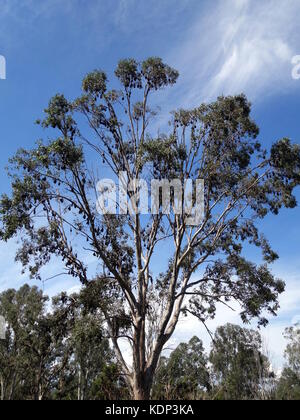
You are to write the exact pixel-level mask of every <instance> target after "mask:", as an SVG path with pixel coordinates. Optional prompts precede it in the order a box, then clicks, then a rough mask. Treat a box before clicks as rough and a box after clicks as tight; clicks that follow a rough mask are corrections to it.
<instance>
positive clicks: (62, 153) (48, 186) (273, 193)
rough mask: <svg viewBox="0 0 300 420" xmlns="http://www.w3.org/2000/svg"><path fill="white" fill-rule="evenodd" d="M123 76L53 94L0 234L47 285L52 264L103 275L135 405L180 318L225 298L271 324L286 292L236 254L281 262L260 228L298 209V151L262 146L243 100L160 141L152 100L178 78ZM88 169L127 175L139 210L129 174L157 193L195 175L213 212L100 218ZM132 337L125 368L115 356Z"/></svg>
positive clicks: (6, 200) (24, 157)
mask: <svg viewBox="0 0 300 420" xmlns="http://www.w3.org/2000/svg"><path fill="white" fill-rule="evenodd" d="M115 75H116V77H117V79H118V81H119V86H117V88H116V89H110V88H109V86H108V85H109V83H108V80H107V76H106V75H105V73H104V72H103V71H94V72H92V73H90V74H88V75H87V76H86V77H85V78H84V80H83V84H82V94H81V96H80V97H79V98H77V99H75V100H68V99H66V98H65V97H64V96H63V95H56V96H55V97H54V98H52V99H51V101H50V103H49V106H48V108H47V109H46V110H45V118H44V119H43V120H42V121H41V124H42V126H43V127H44V128H47V129H49V130H50V133H51V137H52V138H53V137H54V139H53V140H50V141H47V142H42V141H40V142H38V143H37V145H36V147H35V148H33V149H32V150H24V149H21V150H19V151H18V152H17V154H16V155H15V157H14V158H13V159H12V160H11V161H10V169H9V174H10V176H11V179H12V183H11V186H12V192H11V194H10V195H9V196H8V195H3V196H2V199H1V202H0V220H1V223H0V238H1V239H2V240H5V241H7V240H9V239H10V238H12V237H14V236H16V235H17V236H19V237H21V244H22V245H21V248H20V250H19V251H18V253H17V256H16V257H17V260H18V261H21V263H22V264H23V266H24V267H25V268H26V267H27V268H28V269H29V272H30V273H31V276H32V277H36V278H40V269H41V267H42V266H44V265H45V264H47V263H49V262H50V260H51V258H52V257H53V256H56V257H59V258H61V260H62V261H63V263H64V267H65V272H66V274H69V275H71V276H74V277H77V278H78V279H79V280H80V281H81V282H82V283H83V284H88V283H89V282H91V281H92V280H93V279H94V278H95V277H96V276H97V277H98V278H101V279H102V285H103V291H102V299H101V302H102V303H101V309H102V311H103V314H104V316H105V319H106V325H107V326H108V331H107V335H109V336H110V338H111V340H112V343H113V346H114V350H115V354H116V357H117V358H118V363H119V364H120V365H121V366H122V370H123V374H124V375H125V376H124V377H125V378H126V380H127V382H128V385H129V386H130V387H131V390H132V396H133V397H134V398H135V399H148V398H149V396H150V391H151V387H152V384H153V378H154V374H155V370H156V367H157V364H158V362H159V358H160V355H161V352H162V350H163V348H164V346H165V345H166V343H167V342H168V340H169V339H170V337H171V336H172V334H173V333H174V331H175V328H176V325H177V323H178V320H179V318H180V316H181V315H182V314H187V313H190V314H192V315H194V316H196V317H198V318H199V320H200V321H201V322H203V323H205V322H206V320H207V319H208V318H211V317H213V316H214V314H215V310H216V303H220V302H221V303H223V304H225V305H228V302H229V300H236V301H238V302H239V303H240V305H241V316H242V319H243V320H244V321H248V320H249V319H250V318H253V317H258V318H259V323H260V324H263V325H265V324H266V322H267V320H266V319H265V316H264V315H263V314H265V313H267V312H269V313H271V314H275V313H276V310H277V309H278V295H279V294H280V293H281V292H283V290H284V283H283V282H282V281H280V280H277V279H275V278H274V277H273V275H272V274H271V272H270V271H269V269H268V266H267V265H262V266H257V265H256V264H254V263H252V262H251V261H247V260H246V259H245V257H244V256H243V254H242V251H243V246H244V243H245V242H248V243H250V244H252V245H254V246H257V247H258V248H260V249H261V250H262V254H263V257H264V259H265V261H266V263H270V262H272V261H274V260H275V259H276V258H277V255H276V253H275V252H274V251H273V250H272V249H271V247H270V245H269V243H268V241H267V240H266V238H265V237H264V236H263V235H262V234H261V233H260V232H259V230H258V227H257V221H258V220H260V219H263V218H264V217H265V216H266V215H267V214H269V213H273V214H277V213H278V212H279V210H280V209H281V208H282V207H288V208H293V207H295V206H296V204H297V203H296V199H295V197H294V195H293V190H294V188H295V187H296V186H297V185H299V180H300V177H299V163H300V156H299V155H300V147H299V145H293V144H292V143H291V142H290V141H289V140H288V139H283V140H280V141H278V142H276V143H275V144H274V145H273V146H272V148H271V150H270V151H269V152H268V151H265V150H264V149H263V148H262V147H261V144H260V142H259V141H258V139H257V137H258V133H259V130H258V127H257V126H256V124H255V123H254V122H253V121H252V119H251V117H250V112H251V106H250V104H249V102H248V101H247V99H246V98H245V96H243V95H239V96H234V97H220V98H218V100H217V101H216V102H214V103H212V104H209V105H200V106H199V107H197V108H195V109H191V110H182V109H181V110H178V111H176V112H174V113H173V114H172V117H171V120H170V126H169V129H167V132H166V133H165V134H163V133H162V132H161V131H159V132H155V130H154V129H153V125H151V124H150V123H151V122H152V120H153V118H154V117H155V116H156V114H155V112H153V110H152V109H151V108H150V106H149V99H150V96H151V95H152V94H153V93H154V92H155V91H158V90H161V89H162V88H165V87H167V86H171V85H173V84H174V83H175V82H176V80H177V78H178V72H177V71H176V70H174V69H172V68H171V67H169V66H168V65H166V64H165V63H163V61H162V60H161V59H159V58H149V59H147V60H145V61H143V62H142V63H138V62H137V61H136V60H134V59H127V60H122V61H120V63H119V64H118V66H117V69H116V71H115ZM159 117H160V116H159ZM93 164H97V165H98V167H99V168H100V169H101V171H102V175H104V174H105V177H107V175H108V174H109V173H110V174H112V175H114V176H118V174H119V173H120V172H121V171H122V172H125V173H126V176H127V178H128V182H129V184H130V185H129V188H128V194H127V195H128V197H127V200H128V201H130V202H131V204H132V205H133V208H135V207H137V205H138V204H139V192H140V188H139V184H138V183H137V182H135V181H134V180H135V179H138V178H143V179H145V180H146V181H147V182H148V186H149V187H150V181H151V179H153V178H158V179H167V180H169V181H172V180H173V179H179V180H180V182H181V185H182V186H184V182H185V180H186V179H187V178H190V179H193V180H194V181H195V180H196V179H199V178H200V179H204V180H205V205H204V210H205V217H204V219H203V220H201V221H200V220H198V223H197V225H196V226H190V216H191V214H187V213H185V212H184V211H183V208H181V211H180V212H179V214H177V213H176V212H175V211H174V209H175V198H174V194H173V195H172V194H171V196H172V198H171V204H172V206H171V207H172V211H171V212H170V214H167V215H165V214H162V212H160V213H159V214H152V215H149V216H141V215H140V214H135V212H133V213H131V214H125V212H124V206H123V205H122V206H121V208H120V209H119V210H120V212H119V213H120V214H117V215H108V214H104V215H99V214H98V212H97V206H96V200H97V187H96V183H97V180H98V174H97V173H96V172H95V171H94V170H93ZM100 164H101V165H102V166H100ZM194 198H195V197H194ZM160 210H161V207H160ZM177 210H178V209H177ZM179 210H180V209H179ZM188 213H189V212H188ZM37 220H38V223H36V221H37ZM166 243H167V244H168V249H169V251H168V252H166V246H165V245H166ZM163 246H164V248H162V247H163ZM162 249H164V254H163V255H165V268H164V269H163V270H161V271H162V272H161V275H159V273H157V269H156V267H157V258H158V257H159V256H160V255H161V252H162ZM83 250H85V252H83ZM87 253H90V254H91V255H94V257H95V258H97V259H98V262H99V270H98V272H97V273H90V272H89V270H88V267H87V263H86V261H87V260H86V256H87ZM197 273H202V275H200V274H199V277H196V276H197ZM187 297H189V298H190V300H189V303H187ZM124 337H126V338H127V340H128V343H129V345H130V346H131V348H132V363H131V364H127V363H126V361H125V359H124V357H123V354H122V351H121V349H120V340H121V339H124Z"/></svg>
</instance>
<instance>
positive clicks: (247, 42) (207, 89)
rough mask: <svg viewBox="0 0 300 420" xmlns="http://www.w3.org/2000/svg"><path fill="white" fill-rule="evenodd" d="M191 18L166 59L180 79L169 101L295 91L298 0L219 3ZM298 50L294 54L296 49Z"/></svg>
mask: <svg viewBox="0 0 300 420" xmlns="http://www.w3.org/2000/svg"><path fill="white" fill-rule="evenodd" d="M214 5H215V6H214V7H213V6H210V7H209V8H207V9H206V10H205V11H204V13H202V14H201V15H199V16H196V17H195V21H194V24H193V26H192V28H191V29H190V30H189V31H188V32H187V33H186V39H185V40H184V42H182V44H181V45H179V46H177V48H176V51H173V52H171V53H170V57H169V59H170V60H171V61H172V62H173V64H174V65H176V66H177V67H178V68H179V69H180V70H181V73H182V75H183V77H182V80H181V81H180V83H179V85H178V91H177V92H176V93H175V94H174V97H179V98H180V99H181V100H182V98H185V99H184V101H185V104H186V105H188V106H191V105H197V104H199V102H201V101H203V100H204V101H208V100H211V99H213V98H215V97H216V96H218V95H220V94H235V93H240V92H245V93H246V94H247V95H248V96H249V97H250V99H251V100H258V99H259V97H260V96H261V95H262V96H263V97H265V96H266V95H271V94H275V93H278V92H283V91H285V90H286V89H289V88H293V87H295V82H293V80H292V77H291V70H292V68H291V58H292V56H293V55H294V54H296V53H297V51H298V52H299V51H300V33H299V19H298V18H297V17H298V16H299V14H300V3H299V1H298V0H286V1H285V2H284V4H283V3H282V2H280V1H279V0H267V1H263V2H262V1H257V0H252V1H251V0H221V1H218V2H217V3H214ZM297 48H298V50H297Z"/></svg>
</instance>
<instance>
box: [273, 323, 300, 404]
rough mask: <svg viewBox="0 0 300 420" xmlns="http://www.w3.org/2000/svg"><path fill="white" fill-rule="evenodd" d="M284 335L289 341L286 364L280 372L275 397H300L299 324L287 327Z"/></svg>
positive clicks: (290, 398) (295, 398) (285, 398)
mask: <svg viewBox="0 0 300 420" xmlns="http://www.w3.org/2000/svg"><path fill="white" fill-rule="evenodd" d="M285 337H286V338H287V340H288V341H289V344H288V345H287V348H286V351H285V356H286V359H287V364H286V366H285V368H284V369H283V372H282V374H281V377H280V380H279V383H278V389H277V397H278V398H279V399H284V400H299V399H300V325H296V326H294V327H290V328H287V329H286V331H285Z"/></svg>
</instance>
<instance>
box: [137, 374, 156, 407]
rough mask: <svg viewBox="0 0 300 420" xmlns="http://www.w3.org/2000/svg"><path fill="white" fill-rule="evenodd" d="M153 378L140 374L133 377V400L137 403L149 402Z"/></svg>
mask: <svg viewBox="0 0 300 420" xmlns="http://www.w3.org/2000/svg"><path fill="white" fill-rule="evenodd" d="M152 383H153V377H152V378H151V377H149V375H147V374H144V373H140V374H138V375H135V376H134V381H133V385H132V391H133V399H134V400H137V401H142V400H150V396H151V388H152Z"/></svg>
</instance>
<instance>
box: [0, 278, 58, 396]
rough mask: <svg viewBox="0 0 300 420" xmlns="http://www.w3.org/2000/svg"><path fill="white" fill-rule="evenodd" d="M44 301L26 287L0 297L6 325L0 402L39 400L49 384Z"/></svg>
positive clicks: (0, 353)
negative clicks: (23, 399) (21, 397)
mask: <svg viewBox="0 0 300 420" xmlns="http://www.w3.org/2000/svg"><path fill="white" fill-rule="evenodd" d="M47 300H48V298H47V297H45V296H43V294H42V292H40V291H39V290H38V289H37V288H36V287H33V288H30V287H29V286H28V285H25V286H23V287H21V289H20V290H18V291H16V290H14V289H10V290H7V291H6V292H3V293H2V294H1V295H0V313H1V315H2V316H3V317H4V318H5V320H6V323H7V329H6V339H5V340H4V341H3V342H1V350H0V377H1V399H2V400H4V399H6V400H12V399H17V398H19V397H20V396H23V398H28V399H29V398H30V399H42V397H43V395H44V392H45V389H46V388H47V385H48V384H49V380H50V379H49V377H48V375H46V374H45V373H46V370H48V369H49V366H50V364H51V362H53V359H52V346H51V344H52V343H51V339H50V335H49V322H48V320H47V318H46V317H45V312H44V311H45V304H46V302H47Z"/></svg>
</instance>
